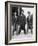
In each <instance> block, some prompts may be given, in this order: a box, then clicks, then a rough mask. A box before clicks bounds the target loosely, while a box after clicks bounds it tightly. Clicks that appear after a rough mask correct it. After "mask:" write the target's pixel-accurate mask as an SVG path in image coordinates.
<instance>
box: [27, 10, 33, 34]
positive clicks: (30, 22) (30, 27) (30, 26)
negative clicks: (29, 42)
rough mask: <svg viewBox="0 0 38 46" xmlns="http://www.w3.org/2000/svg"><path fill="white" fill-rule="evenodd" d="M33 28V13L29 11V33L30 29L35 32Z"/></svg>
mask: <svg viewBox="0 0 38 46" xmlns="http://www.w3.org/2000/svg"><path fill="white" fill-rule="evenodd" d="M32 28H33V15H32V14H31V13H30V12H29V11H28V17H27V33H28V31H29V29H30V30H31V33H33V31H32Z"/></svg>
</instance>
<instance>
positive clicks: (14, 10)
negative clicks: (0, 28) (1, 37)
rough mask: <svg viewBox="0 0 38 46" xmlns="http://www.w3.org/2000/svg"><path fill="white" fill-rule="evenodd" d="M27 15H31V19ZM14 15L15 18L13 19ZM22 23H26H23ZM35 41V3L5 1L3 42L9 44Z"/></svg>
mask: <svg viewBox="0 0 38 46" xmlns="http://www.w3.org/2000/svg"><path fill="white" fill-rule="evenodd" d="M20 16H22V17H20ZM24 16H25V17H26V18H25V17H24ZM28 16H32V17H31V18H32V19H31V18H30V19H29V18H28ZM15 17H16V18H17V19H15ZM24 18H25V19H24ZM30 20H31V21H30ZM24 23H26V24H25V25H24ZM30 23H31V24H30ZM19 27H20V28H19ZM22 29H23V30H22ZM19 32H20V33H19ZM24 33H25V34H24ZM36 42H37V3H32V2H13V1H6V2H5V44H8V45H11V44H23V43H36Z"/></svg>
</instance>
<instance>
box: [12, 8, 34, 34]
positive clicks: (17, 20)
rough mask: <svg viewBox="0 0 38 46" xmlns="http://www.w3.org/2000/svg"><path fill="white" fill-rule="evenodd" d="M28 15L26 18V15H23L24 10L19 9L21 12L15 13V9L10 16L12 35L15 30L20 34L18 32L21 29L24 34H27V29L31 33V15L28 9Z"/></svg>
mask: <svg viewBox="0 0 38 46" xmlns="http://www.w3.org/2000/svg"><path fill="white" fill-rule="evenodd" d="M27 14H28V16H27V18H26V15H24V11H23V10H22V9H21V14H20V15H17V12H16V11H15V12H14V13H13V16H12V25H13V27H14V28H13V35H14V32H15V31H16V33H17V34H20V32H21V31H22V30H23V31H24V34H27V33H28V31H29V29H30V30H31V33H33V31H32V29H33V15H32V14H31V13H30V11H28V12H27ZM26 24H27V32H26V29H25V26H26Z"/></svg>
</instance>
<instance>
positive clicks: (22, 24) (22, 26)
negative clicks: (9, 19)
mask: <svg viewBox="0 0 38 46" xmlns="http://www.w3.org/2000/svg"><path fill="white" fill-rule="evenodd" d="M23 13H24V11H23V10H21V15H20V16H18V22H19V25H20V28H19V32H18V34H20V32H21V30H24V34H26V29H25V25H26V16H25V15H24V14H23Z"/></svg>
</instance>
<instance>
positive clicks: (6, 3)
mask: <svg viewBox="0 0 38 46" xmlns="http://www.w3.org/2000/svg"><path fill="white" fill-rule="evenodd" d="M8 2H9V3H21V4H33V5H36V41H31V42H19V43H9V44H8V6H7V42H6V34H5V44H6V45H12V44H25V43H26V44H27V43H37V3H33V2H18V1H6V2H5V16H6V5H8ZM5 31H6V30H5Z"/></svg>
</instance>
